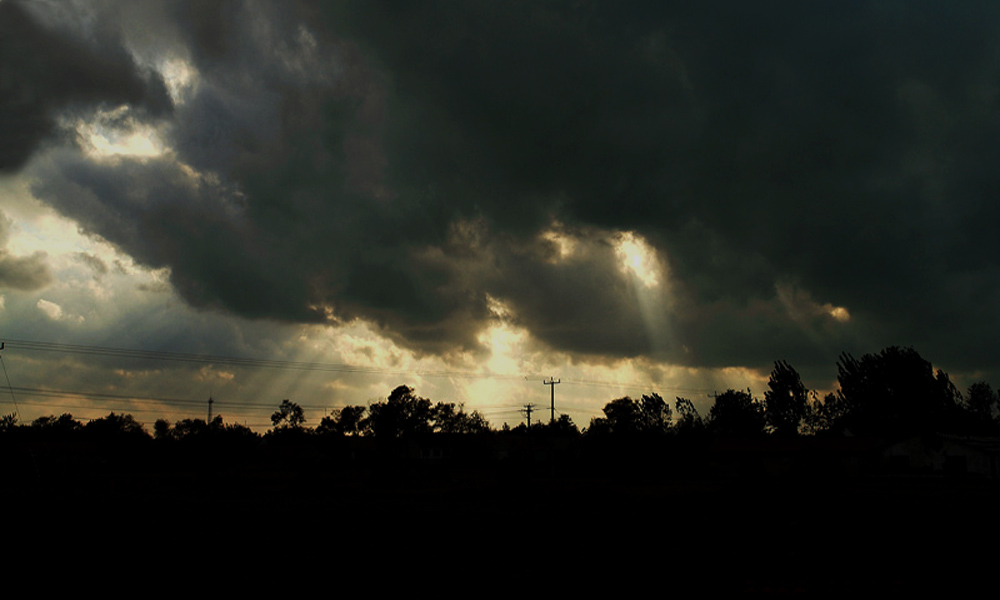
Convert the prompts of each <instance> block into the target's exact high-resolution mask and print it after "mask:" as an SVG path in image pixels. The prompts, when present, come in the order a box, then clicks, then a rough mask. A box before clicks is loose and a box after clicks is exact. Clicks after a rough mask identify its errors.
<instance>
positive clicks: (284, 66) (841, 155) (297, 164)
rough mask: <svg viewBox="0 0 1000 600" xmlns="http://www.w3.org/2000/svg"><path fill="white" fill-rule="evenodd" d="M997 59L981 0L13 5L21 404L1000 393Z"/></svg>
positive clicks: (163, 414)
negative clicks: (886, 368)
mask: <svg viewBox="0 0 1000 600" xmlns="http://www.w3.org/2000/svg"><path fill="white" fill-rule="evenodd" d="M998 59H1000V6H997V5H996V3H991V2H985V1H975V0H973V1H969V2H962V3H944V2H932V1H929V0H911V1H907V2H901V1H891V0H881V1H875V0H869V1H862V0H845V1H840V2H836V3H833V2H830V3H803V2H794V1H790V0H789V1H776V2H768V3H752V2H745V1H744V0H715V1H710V2H685V1H680V0H672V1H655V2H654V1H639V0H616V1H614V2H610V1H608V2H604V1H600V0H592V1H587V0H580V1H569V0H552V1H544V0H542V1H538V0H532V1H529V0H511V1H508V2H493V1H487V0H463V1H457V2H456V1H443V0H427V1H424V2H419V3H414V2H405V1H395V0H365V1H350V0H344V1H311V0H282V1H280V2H279V1H277V0H242V1H240V0H197V1H195V0H141V1H134V0H131V1H125V0H87V1H84V0H63V1H55V0H50V1H45V0H35V1H19V0H0V338H2V339H0V341H4V342H5V348H4V350H3V351H2V353H0V354H2V357H3V366H4V368H5V370H6V374H5V376H6V378H7V381H5V382H0V383H8V382H9V384H8V390H7V391H8V392H10V393H7V394H3V398H0V412H2V413H4V414H9V413H11V412H15V411H16V412H17V413H18V415H19V416H20V419H21V420H22V421H30V420H31V419H33V418H36V417H37V416H41V415H49V414H62V413H64V412H70V413H71V414H73V415H74V416H76V417H78V418H84V419H86V418H95V417H99V416H104V415H106V414H107V413H108V412H110V411H112V410H113V411H115V412H128V413H131V414H133V415H135V416H136V418H137V419H139V420H140V421H143V422H146V423H147V424H148V425H150V426H151V424H152V422H153V421H154V420H156V419H158V418H166V419H168V420H179V419H182V418H205V416H206V410H207V408H208V403H207V399H208V398H209V397H211V398H213V400H214V403H213V410H214V411H215V414H222V415H223V416H224V418H225V419H226V420H227V421H230V422H240V423H245V424H248V425H250V426H253V427H255V428H259V429H260V428H266V427H267V426H269V421H268V416H269V414H270V413H271V412H273V410H274V409H275V408H276V407H277V405H278V404H279V403H280V402H281V400H282V399H285V398H289V399H291V400H293V401H295V402H297V403H299V404H300V405H302V406H303V407H304V408H305V409H306V417H307V425H316V424H317V423H318V422H319V420H320V418H321V417H322V416H323V415H324V414H328V413H329V412H330V411H332V410H335V409H336V408H339V407H342V406H345V405H348V404H350V405H364V404H367V403H369V402H374V401H379V400H381V399H384V398H385V397H386V396H387V395H388V393H389V392H390V391H391V390H392V389H393V388H394V387H396V386H397V385H401V384H405V385H409V386H411V387H413V388H415V390H416V393H417V394H418V395H421V396H424V397H427V398H430V399H431V400H432V401H435V402H439V401H440V402H454V403H461V404H464V406H465V407H466V409H467V410H472V409H475V410H480V411H481V412H482V413H483V414H484V415H485V416H486V417H487V419H488V420H489V421H490V423H491V424H492V425H494V426H496V427H499V426H501V425H503V424H504V423H508V424H509V425H511V426H514V425H516V424H517V423H520V422H523V420H524V418H525V416H524V414H523V411H522V410H521V409H522V408H523V407H524V406H525V405H528V404H534V405H535V408H536V412H535V413H533V417H532V418H533V419H537V418H542V419H543V420H544V419H547V418H548V416H549V414H548V411H549V408H550V406H549V402H550V392H551V391H552V389H551V388H550V387H549V386H546V385H545V384H544V381H546V380H549V379H550V378H555V379H556V380H559V381H560V383H559V384H558V385H557V386H555V390H554V391H555V404H556V414H557V416H558V415H561V414H567V415H569V416H570V417H571V418H572V419H573V421H574V422H575V423H576V424H577V425H579V426H581V427H583V426H586V425H587V424H588V423H589V421H590V418H591V417H593V416H597V415H599V414H600V409H601V408H602V407H603V406H604V405H605V404H606V403H607V402H609V401H610V400H613V399H615V398H618V397H621V396H624V395H631V396H633V397H637V396H638V395H641V394H644V393H652V392H656V393H659V394H660V395H662V396H663V397H664V398H666V399H667V400H669V401H671V402H672V401H673V399H674V398H675V397H677V396H681V397H686V398H689V399H692V400H693V401H694V402H695V405H696V406H698V407H699V408H700V409H701V411H702V413H703V414H705V413H707V411H708V408H709V407H710V406H711V401H712V400H711V396H710V395H711V394H713V393H715V392H721V391H724V390H725V389H728V388H734V389H746V388H749V389H751V391H752V392H754V393H755V395H757V396H758V397H762V396H763V391H764V389H765V387H766V382H767V378H768V375H769V373H770V370H771V368H772V367H773V364H774V361H778V360H785V361H788V362H789V363H790V364H791V365H792V366H794V367H795V368H796V369H797V370H798V371H799V372H800V373H801V374H802V376H803V379H804V381H805V383H806V385H807V386H808V387H810V388H811V389H814V390H817V391H820V392H825V391H829V390H831V389H834V388H835V386H836V383H835V380H836V363H837V360H838V357H839V356H840V355H841V353H845V352H846V353H850V354H853V355H855V356H860V355H862V354H865V353H874V352H878V351H880V350H881V349H883V348H885V347H888V346H904V347H913V348H915V349H916V350H917V351H918V352H920V353H921V355H922V356H924V358H926V359H928V360H930V361H931V362H932V363H933V364H934V366H935V367H936V368H941V369H944V370H945V371H947V372H948V373H949V375H951V377H952V379H953V381H955V382H956V384H957V385H959V387H960V389H964V388H965V387H967V386H968V385H970V384H971V383H973V382H974V381H978V380H986V381H990V382H991V383H993V384H994V385H998V384H1000V370H998V368H997V364H996V357H997V356H1000V326H998V324H1000V320H998V319H997V318H996V315H997V312H998V310H1000V265H998V257H1000V235H997V228H996V225H997V224H998V223H1000V219H998V217H1000V204H998V203H997V202H995V201H994V200H995V197H996V195H997V192H998V191H1000V177H998V176H997V174H996V172H997V171H996V168H995V165H996V164H997V163H998V160H997V159H998V158H1000V60H998ZM108 349H118V350H115V351H111V350H108ZM236 359H240V360H236Z"/></svg>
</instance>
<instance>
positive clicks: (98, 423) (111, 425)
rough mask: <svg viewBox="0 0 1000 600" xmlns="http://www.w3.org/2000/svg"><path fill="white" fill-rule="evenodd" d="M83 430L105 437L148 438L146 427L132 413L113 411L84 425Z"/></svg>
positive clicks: (89, 433)
mask: <svg viewBox="0 0 1000 600" xmlns="http://www.w3.org/2000/svg"><path fill="white" fill-rule="evenodd" d="M83 431H85V432H86V433H87V434H88V435H92V436H97V437H101V438H104V439H112V438H119V439H128V438H131V439H138V438H148V437H149V434H147V433H146V428H145V427H143V425H142V423H140V422H138V421H136V420H135V418H134V417H133V416H132V415H118V414H115V413H113V412H112V413H111V414H109V415H108V416H106V417H101V418H100V419H94V420H93V421H90V422H88V423H87V424H86V425H84V426H83Z"/></svg>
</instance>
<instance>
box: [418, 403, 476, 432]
mask: <svg viewBox="0 0 1000 600" xmlns="http://www.w3.org/2000/svg"><path fill="white" fill-rule="evenodd" d="M431 418H432V419H433V421H434V431H437V432H440V433H486V432H488V431H489V430H490V424H489V423H487V421H486V419H485V418H484V417H483V415H482V414H480V413H479V411H473V412H472V413H471V414H470V413H466V412H465V409H464V407H463V406H462V405H458V407H457V408H456V406H455V404H453V403H444V402H438V403H437V404H435V405H434V409H433V412H432V414H431Z"/></svg>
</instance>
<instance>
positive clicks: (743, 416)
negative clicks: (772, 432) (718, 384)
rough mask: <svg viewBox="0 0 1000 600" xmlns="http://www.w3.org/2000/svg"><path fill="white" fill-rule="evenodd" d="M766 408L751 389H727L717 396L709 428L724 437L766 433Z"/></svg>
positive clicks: (709, 420)
mask: <svg viewBox="0 0 1000 600" xmlns="http://www.w3.org/2000/svg"><path fill="white" fill-rule="evenodd" d="M764 426H765V421H764V410H763V408H762V407H761V404H760V402H758V401H757V399H756V398H754V397H753V396H752V395H751V394H750V391H749V390H747V391H745V392H744V391H737V390H731V389H730V390H726V391H725V392H723V393H722V394H719V395H718V396H716V398H715V404H714V405H713V406H712V409H711V411H709V413H708V428H709V430H710V431H712V433H714V434H716V435H719V436H723V437H750V436H755V435H760V434H762V433H764Z"/></svg>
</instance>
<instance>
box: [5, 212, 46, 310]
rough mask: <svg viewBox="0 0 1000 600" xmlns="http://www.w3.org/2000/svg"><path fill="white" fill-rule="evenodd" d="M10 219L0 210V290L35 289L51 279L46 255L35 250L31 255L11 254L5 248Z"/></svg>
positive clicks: (43, 285) (8, 236)
mask: <svg viewBox="0 0 1000 600" xmlns="http://www.w3.org/2000/svg"><path fill="white" fill-rule="evenodd" d="M10 225H11V221H10V219H9V218H8V217H7V215H5V214H4V213H3V212H0V290H2V289H14V290H22V291H31V290H37V289H40V288H43V287H45V286H46V285H48V284H49V283H50V282H51V281H52V274H51V272H50V271H49V266H48V263H47V262H46V255H45V253H44V252H35V253H34V254H32V255H31V256H12V255H11V254H10V252H9V251H8V250H7V241H8V240H9V239H10Z"/></svg>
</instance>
